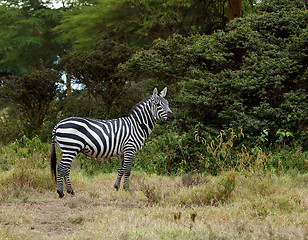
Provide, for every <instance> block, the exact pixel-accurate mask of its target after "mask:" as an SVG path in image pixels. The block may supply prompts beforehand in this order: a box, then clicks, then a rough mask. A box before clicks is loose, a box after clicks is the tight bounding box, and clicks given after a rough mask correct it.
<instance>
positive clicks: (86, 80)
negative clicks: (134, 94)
mask: <svg viewBox="0 0 308 240" xmlns="http://www.w3.org/2000/svg"><path fill="white" fill-rule="evenodd" d="M132 52H133V49H132V48H130V47H128V45H126V44H117V43H115V42H109V41H105V42H102V43H101V44H100V45H98V46H96V48H95V49H94V50H92V51H84V52H72V53H70V54H68V55H66V56H65V57H64V58H63V59H62V61H63V64H64V68H65V69H66V71H67V72H68V73H70V74H71V75H72V76H73V78H74V79H75V81H76V83H78V84H83V85H85V87H86V89H87V91H88V92H89V93H90V94H91V96H92V97H93V99H95V104H96V105H97V106H98V107H99V106H102V103H103V106H102V107H103V108H104V110H105V112H106V115H105V116H102V117H107V116H108V117H110V116H109V114H110V110H111V107H112V106H113V105H114V103H115V102H116V99H117V98H118V97H119V96H120V95H121V94H122V92H123V90H124V85H125V82H126V79H125V78H119V77H117V76H116V72H117V66H118V64H119V63H122V62H125V61H126V60H127V59H128V58H129V57H130V55H131V54H132ZM113 117H114V116H113Z"/></svg>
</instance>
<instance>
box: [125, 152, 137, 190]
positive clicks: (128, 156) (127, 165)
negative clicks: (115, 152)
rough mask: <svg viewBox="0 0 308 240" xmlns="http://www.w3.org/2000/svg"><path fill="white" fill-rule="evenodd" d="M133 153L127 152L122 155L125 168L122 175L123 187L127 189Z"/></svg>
mask: <svg viewBox="0 0 308 240" xmlns="http://www.w3.org/2000/svg"><path fill="white" fill-rule="evenodd" d="M134 157H135V154H134V153H133V152H129V153H126V154H125V157H124V164H123V165H124V169H125V176H124V184H123V188H124V189H125V190H128V189H129V177H130V173H131V170H132V165H133V160H134Z"/></svg>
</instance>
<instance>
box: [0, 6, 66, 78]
mask: <svg viewBox="0 0 308 240" xmlns="http://www.w3.org/2000/svg"><path fill="white" fill-rule="evenodd" d="M3 2H4V3H3ZM60 18H61V14H60V12H59V11H56V10H55V9H50V8H47V7H46V6H45V5H44V3H43V2H42V1H38V0H36V1H26V0H24V1H18V3H17V2H16V1H13V0H10V1H2V2H1V4H0V28H1V32H0V56H1V57H0V73H5V74H11V73H14V74H24V73H29V72H30V71H31V70H33V69H34V68H35V67H37V66H39V65H40V61H41V60H43V62H44V64H45V66H47V67H51V66H54V64H53V63H54V61H56V60H57V55H59V54H61V52H62V51H63V47H62V46H61V44H59V43H58V42H56V35H55V34H54V33H53V32H52V31H51V29H52V28H54V27H55V26H56V25H57V24H59V21H60Z"/></svg>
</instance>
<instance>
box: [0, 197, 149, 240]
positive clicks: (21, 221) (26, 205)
mask: <svg viewBox="0 0 308 240" xmlns="http://www.w3.org/2000/svg"><path fill="white" fill-rule="evenodd" d="M142 205H144V204H143V203H142V202H140V201H133V202H131V199H125V198H111V199H110V198H109V199H107V198H106V199H102V198H99V199H91V197H88V195H87V194H81V193H79V195H78V196H65V198H64V199H58V198H56V196H53V197H51V198H50V199H48V200H42V201H27V202H23V201H20V202H1V203H0V232H1V230H3V229H4V230H5V231H6V232H7V235H8V236H10V237H12V238H14V236H15V235H14V234H16V236H17V235H18V236H20V232H22V231H23V232H24V233H27V236H26V237H25V238H26V239H29V238H30V239H33V238H37V237H39V238H40V239H44V238H49V239H60V238H63V237H64V238H69V235H71V234H73V233H78V232H79V231H82V230H83V227H84V226H83V225H84V223H85V222H91V221H93V219H92V218H93V215H95V213H97V212H99V211H102V209H104V208H117V209H122V211H123V210H125V209H132V208H139V207H142ZM91 213H93V215H92V214H91ZM29 234H30V235H29Z"/></svg>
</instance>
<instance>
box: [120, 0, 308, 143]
mask: <svg viewBox="0 0 308 240" xmlns="http://www.w3.org/2000/svg"><path fill="white" fill-rule="evenodd" d="M258 9H259V10H258V12H257V13H255V14H251V15H248V16H247V17H245V18H238V19H235V20H233V21H231V22H230V23H229V24H228V25H227V27H226V29H225V30H224V31H216V32H215V33H213V34H212V35H191V36H189V37H182V36H180V35H174V36H173V37H171V38H169V39H168V40H166V41H164V40H157V41H155V42H154V44H153V46H152V47H151V48H150V49H149V50H144V51H140V52H138V53H136V54H135V55H134V56H133V57H132V58H131V59H130V60H129V61H127V62H126V63H125V64H123V65H122V66H121V70H122V74H126V75H128V76H131V77H132V78H135V79H140V80H141V81H148V80H151V81H153V79H154V80H155V82H156V83H157V84H158V85H166V84H167V85H169V86H170V87H169V88H170V89H171V92H172V93H174V94H173V95H174V97H173V96H172V95H170V97H171V101H170V105H171V106H174V107H176V108H177V111H178V113H179V115H180V116H181V118H182V121H183V122H184V123H185V124H182V125H180V126H179V127H180V129H179V130H180V131H181V130H182V131H183V132H187V129H190V130H191V131H192V130H193V128H194V127H195V126H196V124H198V123H201V124H203V125H204V126H206V128H207V129H209V128H211V129H212V130H210V131H217V130H220V129H229V128H234V129H237V128H242V129H243V132H244V134H245V141H246V144H247V145H248V144H249V143H252V144H251V145H252V146H253V145H254V142H255V141H258V139H259V136H260V135H261V134H262V133H263V131H264V130H266V131H267V133H268V135H267V141H264V142H263V145H265V146H269V145H271V144H276V142H278V143H279V144H289V145H302V146H303V147H306V146H307V117H306V116H307V115H308V110H307V109H308V105H307V102H308V101H307V87H306V80H307V68H306V66H307V50H308V48H307V46H308V38H307V24H306V23H307V20H308V15H307V10H306V9H307V6H306V3H305V1H303V0H301V1H296V4H294V1H287V0H285V1H262V2H261V3H259V4H258ZM283 132H286V133H288V134H285V136H282V135H281V133H283ZM180 135H181V134H180Z"/></svg>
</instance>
